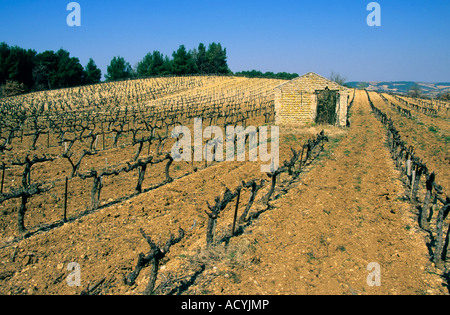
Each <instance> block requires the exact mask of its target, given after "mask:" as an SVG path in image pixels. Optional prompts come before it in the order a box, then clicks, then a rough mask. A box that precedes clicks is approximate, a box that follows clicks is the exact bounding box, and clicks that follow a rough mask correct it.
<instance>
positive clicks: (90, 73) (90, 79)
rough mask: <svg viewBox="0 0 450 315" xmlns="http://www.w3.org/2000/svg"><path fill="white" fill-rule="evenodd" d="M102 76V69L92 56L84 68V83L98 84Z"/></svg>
mask: <svg viewBox="0 0 450 315" xmlns="http://www.w3.org/2000/svg"><path fill="white" fill-rule="evenodd" d="M101 78H102V71H101V70H100V69H99V68H98V67H97V65H96V64H95V62H94V60H93V59H92V58H90V59H89V62H88V64H87V65H86V68H85V69H84V83H85V84H97V83H100V80H101Z"/></svg>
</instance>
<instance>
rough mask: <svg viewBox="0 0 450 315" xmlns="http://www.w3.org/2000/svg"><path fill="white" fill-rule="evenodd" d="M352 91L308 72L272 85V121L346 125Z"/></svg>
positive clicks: (294, 123)
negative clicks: (273, 104) (275, 85)
mask: <svg viewBox="0 0 450 315" xmlns="http://www.w3.org/2000/svg"><path fill="white" fill-rule="evenodd" d="M350 94H351V91H350V89H348V88H345V87H343V86H341V85H339V84H337V83H335V82H333V81H330V80H328V79H325V78H324V77H322V76H320V75H318V74H315V73H313V72H309V73H307V74H305V75H302V76H301V77H298V78H295V79H293V80H291V81H289V82H286V83H283V84H281V85H279V86H277V87H276V88H275V124H277V125H305V124H312V123H320V124H330V125H336V126H341V127H345V126H347V108H348V104H349V98H350Z"/></svg>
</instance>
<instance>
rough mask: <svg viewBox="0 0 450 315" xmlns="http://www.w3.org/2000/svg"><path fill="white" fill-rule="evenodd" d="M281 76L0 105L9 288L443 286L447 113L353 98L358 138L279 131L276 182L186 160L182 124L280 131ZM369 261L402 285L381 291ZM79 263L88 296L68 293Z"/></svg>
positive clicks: (347, 289) (112, 87)
mask: <svg viewBox="0 0 450 315" xmlns="http://www.w3.org/2000/svg"><path fill="white" fill-rule="evenodd" d="M283 82H285V81H283V80H275V79H249V78H243V77H220V76H187V77H166V78H151V79H141V80H130V81H123V82H114V83H103V84H97V85H90V86H84V87H78V88H70V89H62V90H53V91H45V92H38V93H32V94H27V95H23V96H16V97H12V98H3V99H0V124H1V125H0V129H1V133H0V157H1V161H0V162H1V165H0V171H1V193H0V210H1V213H0V226H1V229H0V261H1V271H0V283H1V285H0V293H2V294H8V293H11V294H61V293H63V294H140V293H145V294H168V295H171V294H236V293H237V294H252V293H254V294H265V293H270V294H283V293H288V294H298V293H305V294H311V293H312V294H315V293H319V294H320V293H339V294H354V293H356V294H363V293H378V294H380V293H381V294H385V293H392V292H393V291H394V290H393V289H391V288H395V290H397V291H395V292H396V293H408V294H415V293H419V292H422V293H428V294H429V293H433V294H445V293H448V292H446V291H445V286H446V284H445V279H446V278H445V274H446V270H447V269H446V267H448V258H447V256H448V254H447V248H448V238H449V235H450V231H447V227H448V213H449V206H448V205H449V198H448V197H447V194H448V192H449V191H450V183H449V182H448V179H449V175H450V174H449V173H448V172H449V168H448V165H449V162H450V160H449V158H450V157H449V155H448V142H449V139H450V138H449V137H450V135H449V124H448V115H449V107H448V104H445V103H442V104H441V103H428V102H427V101H425V100H419V99H408V98H403V97H399V96H392V95H388V94H378V93H375V92H365V91H355V93H354V95H352V99H353V100H352V103H351V110H350V111H351V113H352V118H351V121H352V123H351V127H350V128H348V129H343V128H337V127H331V126H316V127H283V128H281V130H280V131H281V132H280V168H279V169H277V170H275V171H273V172H272V173H268V174H266V173H262V172H261V164H262V162H243V161H239V162H237V161H235V162H228V161H224V162H219V161H212V162H210V161H207V160H203V161H201V162H199V161H196V162H194V161H190V162H187V161H186V162H185V161H183V162H176V161H174V159H173V157H172V156H171V154H170V153H171V148H172V147H173V145H174V144H175V142H176V141H177V139H176V138H172V136H171V132H172V130H173V128H175V127H176V126H187V127H189V129H191V130H192V129H193V125H194V119H195V118H201V119H202V122H203V128H205V127H208V126H218V127H220V128H222V129H225V128H226V127H228V126H233V127H234V126H244V127H246V126H258V127H262V126H271V125H272V124H273V122H274V116H275V112H274V88H275V87H276V86H278V85H280V84H281V83H283ZM377 118H378V120H380V121H381V123H380V122H379V121H378V120H377ZM388 121H389V122H388ZM384 126H386V128H385V127H384ZM258 130H259V131H258V132H260V129H258ZM386 132H387V134H386ZM207 141H208V139H203V143H204V144H205V143H206V142H207ZM246 141H247V142H249V141H250V140H249V139H248V138H247V139H246ZM260 145H261V144H260ZM364 147H367V149H370V150H373V154H370V156H367V154H366V152H365V150H366V149H365V148H364ZM389 149H390V150H389ZM215 153H217V152H213V153H212V154H215ZM246 154H247V155H249V154H250V153H249V152H246ZM248 160H249V159H247V161H248ZM358 174H359V175H358ZM401 180H403V181H401ZM338 197H340V199H338ZM400 209H402V210H400ZM403 210H404V211H403ZM386 222H388V223H389V224H388V223H386ZM405 222H408V223H407V224H405ZM337 223H339V224H340V225H339V224H337ZM405 225H407V226H408V229H405V228H404V226H405ZM342 227H345V228H342ZM346 229H348V230H350V229H351V230H352V231H351V233H350V232H348V233H347V234H345V235H344V231H345V230H346ZM368 231H371V232H370V233H369V232H368ZM327 233H328V234H327ZM362 240H364V241H362ZM366 241H367V243H365V242H366ZM369 241H370V242H373V243H374V244H376V246H375V245H374V246H375V247H374V248H371V247H370V246H372V245H371V244H372V243H370V242H369ZM361 242H362V243H365V244H366V245H365V246H366V247H367V249H365V250H360V249H357V247H358V246H355V244H359V243H361ZM344 243H345V244H344ZM405 248H408V250H406V249H405ZM372 252H375V253H379V254H380V255H381V257H378V256H376V255H375V254H374V256H372ZM394 255H398V256H394ZM392 257H397V258H398V257H400V258H399V259H397V260H394V259H393V258H392ZM371 259H373V260H372V261H376V260H377V259H378V261H379V260H382V261H379V262H380V264H382V265H383V266H386V268H388V271H387V272H386V274H390V276H391V277H390V280H386V283H387V284H386V286H385V287H384V288H382V289H377V288H374V289H373V291H370V290H371V288H365V287H364V286H365V285H366V283H365V278H366V277H367V271H366V267H367V264H368V263H370V262H371ZM72 262H76V263H78V264H80V266H81V273H82V285H81V287H70V286H68V285H67V283H66V277H67V276H68V274H69V272H68V271H67V270H68V269H67V266H68V265H69V264H70V263H72ZM412 262H413V263H412ZM383 263H384V264H383ZM432 264H433V265H432ZM339 266H341V267H342V268H345V270H349V269H350V270H351V271H352V272H351V273H350V272H348V271H345V272H344V271H341V272H338V271H339V270H336V268H339ZM405 266H407V267H405ZM327 268H328V269H327ZM330 268H331V269H333V268H334V269H333V272H331V271H325V270H331V269H330ZM432 268H435V269H432ZM282 270H284V271H283V272H281V271H282ZM289 270H291V271H292V272H293V273H294V274H296V276H298V277H297V278H296V277H289V276H288V277H286V271H289ZM402 270H403V272H411V277H410V276H408V277H407V279H408V280H402V279H403V278H404V277H402V276H400V275H399V273H401V272H402ZM356 272H359V275H358V276H355V274H356ZM386 277H388V276H386ZM447 277H448V272H447ZM295 279H297V280H298V281H297V282H296V281H294V280H295ZM324 279H325V280H324ZM327 279H328V280H327ZM361 279H363V280H361ZM396 281H399V282H396ZM330 283H332V285H330ZM366 286H367V285H366ZM305 288H307V289H305ZM383 289H384V291H383ZM377 290H378V291H377ZM429 291H430V292H429Z"/></svg>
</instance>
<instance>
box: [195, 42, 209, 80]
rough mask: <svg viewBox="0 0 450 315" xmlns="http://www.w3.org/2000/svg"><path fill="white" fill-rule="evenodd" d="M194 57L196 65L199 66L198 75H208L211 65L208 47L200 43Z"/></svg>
mask: <svg viewBox="0 0 450 315" xmlns="http://www.w3.org/2000/svg"><path fill="white" fill-rule="evenodd" d="M192 55H193V57H194V59H195V63H196V64H197V69H198V73H200V74H205V73H207V70H208V67H209V63H208V58H207V57H206V46H205V45H204V44H203V43H200V44H199V45H198V49H194V51H193V54H192Z"/></svg>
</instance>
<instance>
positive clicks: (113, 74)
mask: <svg viewBox="0 0 450 315" xmlns="http://www.w3.org/2000/svg"><path fill="white" fill-rule="evenodd" d="M106 70H107V73H106V75H105V78H106V80H107V81H116V80H125V79H129V78H131V77H132V76H133V69H132V68H131V66H130V64H129V63H128V62H127V61H125V59H124V58H123V57H120V56H117V57H114V58H113V59H112V60H111V63H110V64H109V66H108V67H107V69H106Z"/></svg>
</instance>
